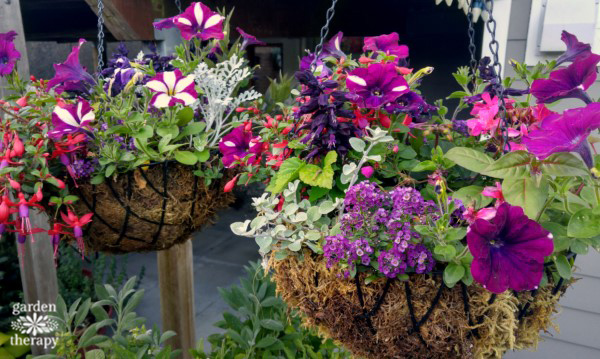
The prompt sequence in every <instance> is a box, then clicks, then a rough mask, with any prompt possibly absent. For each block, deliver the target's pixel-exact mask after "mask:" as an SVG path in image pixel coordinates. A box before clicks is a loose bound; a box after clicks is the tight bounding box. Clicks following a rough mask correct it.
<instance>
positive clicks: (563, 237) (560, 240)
mask: <svg viewBox="0 0 600 359" xmlns="http://www.w3.org/2000/svg"><path fill="white" fill-rule="evenodd" d="M541 225H542V227H544V229H546V230H548V231H550V233H552V237H553V238H552V241H553V242H554V253H558V252H562V251H564V250H566V249H569V246H570V245H571V242H572V240H571V239H570V238H569V237H568V236H567V228H566V227H565V226H562V225H560V224H558V223H554V222H544V223H541Z"/></svg>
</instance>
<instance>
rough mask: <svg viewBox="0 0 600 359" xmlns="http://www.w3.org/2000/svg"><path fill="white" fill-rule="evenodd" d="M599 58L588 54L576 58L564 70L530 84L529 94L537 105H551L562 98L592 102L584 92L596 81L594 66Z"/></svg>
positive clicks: (599, 60)
mask: <svg viewBox="0 0 600 359" xmlns="http://www.w3.org/2000/svg"><path fill="white" fill-rule="evenodd" d="M598 62H600V56H598V55H596V54H590V55H589V56H587V57H585V58H578V59H577V60H576V61H575V62H573V63H572V64H571V65H569V66H567V67H566V68H564V69H559V70H555V71H552V72H551V73H550V77H549V78H547V79H537V80H535V81H533V84H531V93H532V94H533V95H534V96H535V97H536V98H537V102H538V103H551V102H554V101H557V100H560V99H563V98H578V99H580V100H582V101H584V102H585V103H590V102H592V100H591V99H590V97H589V96H588V94H587V93H586V92H585V91H586V90H587V89H588V88H589V87H590V86H591V85H592V84H593V83H594V81H596V66H597V65H598Z"/></svg>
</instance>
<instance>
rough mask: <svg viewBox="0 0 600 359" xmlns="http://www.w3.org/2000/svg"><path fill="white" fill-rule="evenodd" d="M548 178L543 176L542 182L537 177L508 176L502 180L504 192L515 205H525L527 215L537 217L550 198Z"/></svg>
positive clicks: (507, 199)
mask: <svg viewBox="0 0 600 359" xmlns="http://www.w3.org/2000/svg"><path fill="white" fill-rule="evenodd" d="M548 191H549V186H548V180H547V179H546V177H545V176H544V177H542V179H541V181H540V184H539V186H538V184H537V183H536V180H535V178H518V179H515V178H507V179H505V180H504V181H502V194H503V195H504V198H505V199H506V201H507V202H508V203H510V204H512V205H514V206H519V207H523V211H524V212H525V214H526V215H527V217H529V218H531V219H536V218H537V215H538V214H539V213H540V211H541V210H542V208H543V207H544V203H545V202H546V199H547V198H548Z"/></svg>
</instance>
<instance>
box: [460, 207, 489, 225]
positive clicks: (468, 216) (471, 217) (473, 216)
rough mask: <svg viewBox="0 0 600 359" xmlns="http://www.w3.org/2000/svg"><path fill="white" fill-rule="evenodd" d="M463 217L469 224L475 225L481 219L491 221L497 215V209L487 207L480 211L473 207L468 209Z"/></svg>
mask: <svg viewBox="0 0 600 359" xmlns="http://www.w3.org/2000/svg"><path fill="white" fill-rule="evenodd" d="M462 215H463V217H464V219H465V220H466V221H467V223H469V224H473V223H474V222H475V221H476V220H478V219H479V218H481V219H485V220H486V221H489V220H490V219H492V218H494V216H495V215H496V208H495V207H486V208H482V209H480V210H476V209H475V208H473V207H467V208H466V209H465V211H464V212H463V214H462Z"/></svg>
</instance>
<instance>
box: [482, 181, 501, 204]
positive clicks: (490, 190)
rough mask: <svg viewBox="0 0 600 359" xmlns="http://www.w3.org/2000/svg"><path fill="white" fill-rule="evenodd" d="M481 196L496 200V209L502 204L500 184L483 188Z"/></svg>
mask: <svg viewBox="0 0 600 359" xmlns="http://www.w3.org/2000/svg"><path fill="white" fill-rule="evenodd" d="M481 194H482V195H484V196H486V197H491V198H495V199H496V207H497V206H499V205H501V204H502V203H504V202H505V201H504V195H503V194H502V184H500V182H496V185H495V186H493V187H491V186H488V187H485V188H484V189H483V191H481Z"/></svg>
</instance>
